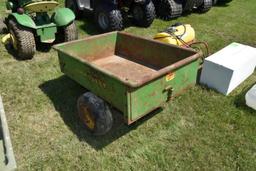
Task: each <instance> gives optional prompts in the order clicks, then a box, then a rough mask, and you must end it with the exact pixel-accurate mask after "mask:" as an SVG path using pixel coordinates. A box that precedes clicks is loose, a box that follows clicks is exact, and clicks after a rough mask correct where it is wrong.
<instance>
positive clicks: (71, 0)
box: [65, 0, 82, 19]
mask: <svg viewBox="0 0 256 171" xmlns="http://www.w3.org/2000/svg"><path fill="white" fill-rule="evenodd" d="M65 7H66V8H69V9H71V10H72V11H73V12H74V14H75V16H76V18H77V19H79V18H80V17H81V16H82V11H81V10H79V8H78V5H77V1H76V0H65Z"/></svg>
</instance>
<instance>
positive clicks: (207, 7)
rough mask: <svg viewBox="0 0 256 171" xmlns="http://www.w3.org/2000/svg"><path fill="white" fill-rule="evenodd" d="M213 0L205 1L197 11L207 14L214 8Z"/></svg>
mask: <svg viewBox="0 0 256 171" xmlns="http://www.w3.org/2000/svg"><path fill="white" fill-rule="evenodd" d="M212 3H213V2H212V0H203V3H202V4H201V5H200V6H198V7H197V11H198V12H200V13H205V12H207V11H209V10H210V9H211V8H212Z"/></svg>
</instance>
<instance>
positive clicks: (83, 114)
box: [77, 92, 113, 135]
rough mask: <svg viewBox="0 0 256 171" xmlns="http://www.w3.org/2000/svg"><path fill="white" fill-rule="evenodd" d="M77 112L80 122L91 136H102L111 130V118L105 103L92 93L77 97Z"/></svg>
mask: <svg viewBox="0 0 256 171" xmlns="http://www.w3.org/2000/svg"><path fill="white" fill-rule="evenodd" d="M77 110H78V114H79V117H80V119H81V121H82V122H83V124H84V125H85V127H86V128H87V129H88V130H89V131H90V132H91V133H92V134H93V135H104V134H106V133H107V132H109V131H110V129H111V128H112V125H113V116H112V113H111V111H110V109H109V107H108V105H107V103H106V102H104V101H103V100H102V99H100V98H99V97H97V96H96V95H94V94H93V93H91V92H87V93H85V94H83V95H82V96H80V97H79V99H78V101H77Z"/></svg>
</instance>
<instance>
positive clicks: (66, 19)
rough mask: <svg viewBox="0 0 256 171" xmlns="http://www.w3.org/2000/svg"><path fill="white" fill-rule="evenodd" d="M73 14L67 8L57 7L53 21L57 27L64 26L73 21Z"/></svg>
mask: <svg viewBox="0 0 256 171" xmlns="http://www.w3.org/2000/svg"><path fill="white" fill-rule="evenodd" d="M75 18H76V16H75V14H74V13H73V12H72V11H71V10H70V9H68V8H58V9H56V10H55V13H54V16H53V21H54V23H55V24H56V25H57V26H58V27H62V26H66V25H68V24H70V23H71V22H72V21H74V20H75Z"/></svg>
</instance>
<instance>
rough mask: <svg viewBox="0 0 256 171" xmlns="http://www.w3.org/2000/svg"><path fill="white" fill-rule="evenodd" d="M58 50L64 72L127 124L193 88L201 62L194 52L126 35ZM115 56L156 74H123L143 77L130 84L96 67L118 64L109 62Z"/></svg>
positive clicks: (95, 38)
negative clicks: (103, 102) (118, 111)
mask: <svg viewBox="0 0 256 171" xmlns="http://www.w3.org/2000/svg"><path fill="white" fill-rule="evenodd" d="M54 48H55V49H56V50H57V51H58V55H59V61H60V66H61V70H62V72H63V73H65V74H66V75H68V76H69V77H70V78H71V79H73V80H75V81H77V82H78V83H80V84H81V85H82V86H84V87H85V88H87V89H88V90H90V91H92V92H93V93H95V94H96V95H97V96H99V97H101V98H103V99H104V100H106V101H107V102H108V103H110V104H111V105H113V106H114V107H116V108H117V109H119V110H120V111H121V112H122V113H123V115H124V117H125V119H126V120H127V123H128V124H131V123H132V122H134V121H136V120H137V119H139V118H140V117H142V116H144V115H145V114H147V113H149V112H151V111H153V110H154V109H156V108H158V107H160V106H161V105H162V104H163V103H165V102H167V101H169V100H170V99H171V98H172V97H173V96H177V95H178V94H180V93H181V92H182V91H183V90H185V89H186V88H188V87H189V86H191V85H194V84H195V83H196V77H197V71H198V67H199V59H200V54H199V53H197V52H195V51H192V50H189V49H184V48H180V47H176V46H172V45H167V44H163V43H161V42H156V41H153V40H148V39H144V38H140V37H137V36H133V35H129V34H127V33H122V32H112V33H107V34H103V35H98V36H93V37H89V38H86V39H82V40H79V41H75V42H71V43H64V44H60V45H57V46H55V47H54ZM113 55H114V56H119V57H120V59H121V60H129V61H132V63H134V62H135V63H138V64H141V65H144V66H146V67H148V68H153V70H154V72H153V73H152V74H146V73H145V75H143V70H142V71H139V70H138V71H136V70H135V68H129V69H131V70H132V69H134V70H135V71H132V72H131V71H129V70H128V69H127V68H122V69H121V70H120V73H122V72H124V73H125V72H130V73H142V75H141V77H136V78H139V79H127V78H122V77H120V75H121V74H120V75H118V72H117V73H113V72H111V71H110V70H107V69H104V68H102V67H99V66H98V65H96V64H95V62H94V61H97V60H101V59H103V60H109V59H115V58H111V57H112V56H113ZM105 57H106V58H105ZM112 62H113V61H112ZM114 63H115V61H114ZM106 64H108V63H106ZM116 65H119V63H118V61H117V63H116ZM112 67H116V66H115V65H113V66H112ZM116 68H118V67H116ZM145 71H146V70H145ZM130 78H132V77H130ZM134 78H135V77H134Z"/></svg>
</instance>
